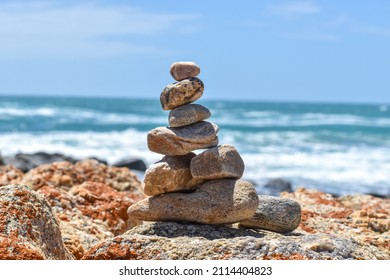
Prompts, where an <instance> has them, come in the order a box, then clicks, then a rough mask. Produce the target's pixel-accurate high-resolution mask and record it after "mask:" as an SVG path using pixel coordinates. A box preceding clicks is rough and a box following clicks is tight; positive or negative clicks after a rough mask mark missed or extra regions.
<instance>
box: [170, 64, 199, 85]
mask: <svg viewBox="0 0 390 280" xmlns="http://www.w3.org/2000/svg"><path fill="white" fill-rule="evenodd" d="M169 72H170V73H171V75H172V77H173V78H174V79H175V80H176V81H181V80H184V79H188V78H193V77H196V76H198V75H199V73H200V68H199V66H198V65H196V64H195V62H192V61H180V62H175V63H172V65H171V68H170V70H169Z"/></svg>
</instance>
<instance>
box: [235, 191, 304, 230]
mask: <svg viewBox="0 0 390 280" xmlns="http://www.w3.org/2000/svg"><path fill="white" fill-rule="evenodd" d="M259 201H260V203H259V207H258V208H257V210H256V213H255V215H254V216H253V217H252V218H251V219H249V220H247V221H243V222H241V223H240V225H242V226H245V227H251V228H260V229H265V230H270V231H275V232H281V233H286V232H290V231H293V230H294V229H296V228H297V227H298V226H299V223H300V222H301V206H300V205H299V203H298V202H296V201H294V200H292V199H288V198H281V197H274V196H268V195H260V196H259Z"/></svg>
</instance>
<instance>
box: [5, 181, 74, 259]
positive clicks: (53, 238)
mask: <svg viewBox="0 0 390 280" xmlns="http://www.w3.org/2000/svg"><path fill="white" fill-rule="evenodd" d="M0 259H2V260H31V259H41V260H43V259H46V260H53V259H57V260H61V259H73V256H72V255H71V254H70V253H69V252H68V250H67V249H66V248H65V246H64V243H63V241H62V236H61V231H60V228H59V224H58V221H57V219H56V218H55V216H54V214H53V212H52V210H51V208H50V206H49V204H48V203H47V201H46V200H45V199H44V197H43V196H41V195H40V194H38V193H37V192H35V191H33V190H32V189H31V188H29V187H27V186H24V185H9V186H4V187H1V188H0Z"/></svg>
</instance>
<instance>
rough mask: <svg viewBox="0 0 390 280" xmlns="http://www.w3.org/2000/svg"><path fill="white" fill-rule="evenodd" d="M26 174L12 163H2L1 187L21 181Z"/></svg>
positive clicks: (0, 170)
mask: <svg viewBox="0 0 390 280" xmlns="http://www.w3.org/2000/svg"><path fill="white" fill-rule="evenodd" d="M23 176H24V174H23V172H22V171H21V170H19V169H17V168H16V167H14V166H12V165H0V187H1V186H7V185H10V184H17V183H19V182H20V181H21V180H22V178H23Z"/></svg>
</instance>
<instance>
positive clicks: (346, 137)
mask: <svg viewBox="0 0 390 280" xmlns="http://www.w3.org/2000/svg"><path fill="white" fill-rule="evenodd" d="M198 103H199V104H202V105H204V106H206V107H207V108H209V109H210V111H211V113H212V116H211V118H210V119H209V121H211V122H214V123H216V124H217V125H218V126H219V128H220V130H219V133H218V136H219V139H220V144H232V145H234V146H235V147H236V149H237V150H238V151H239V152H240V154H241V156H242V158H243V160H244V162H245V172H244V176H243V178H244V179H247V180H250V181H252V182H254V183H255V184H256V185H258V186H261V185H264V184H265V183H266V182H268V181H269V180H272V179H275V178H282V179H285V180H288V181H290V182H291V183H292V186H293V189H296V188H298V187H306V188H316V189H319V190H321V191H325V192H329V193H332V194H335V195H347V194H355V193H368V194H377V195H381V196H387V197H389V196H390V105H388V104H377V105H368V104H367V105H364V104H321V103H295V102H283V103H280V102H260V101H222V100H203V99H202V100H201V102H200V100H199V102H198ZM167 123H168V112H167V111H163V110H162V108H161V105H160V103H159V100H158V98H156V99H155V100H154V99H120V98H74V97H66V98H65V97H22V96H18V97H15V96H0V152H1V154H2V155H3V156H8V155H14V154H16V153H19V152H22V153H34V152H38V151H45V152H49V153H54V152H56V153H62V154H65V155H69V156H72V157H75V158H79V159H82V158H87V157H98V158H101V159H104V160H106V161H107V162H108V163H110V164H112V163H114V162H116V161H118V160H120V159H122V158H126V157H134V158H140V159H142V160H144V161H145V163H146V164H147V165H150V164H152V163H154V162H156V161H158V160H160V159H161V157H162V156H161V155H159V154H156V153H153V152H151V151H149V150H148V148H147V143H146V136H147V133H148V131H149V130H151V129H153V128H155V127H157V126H167Z"/></svg>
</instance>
